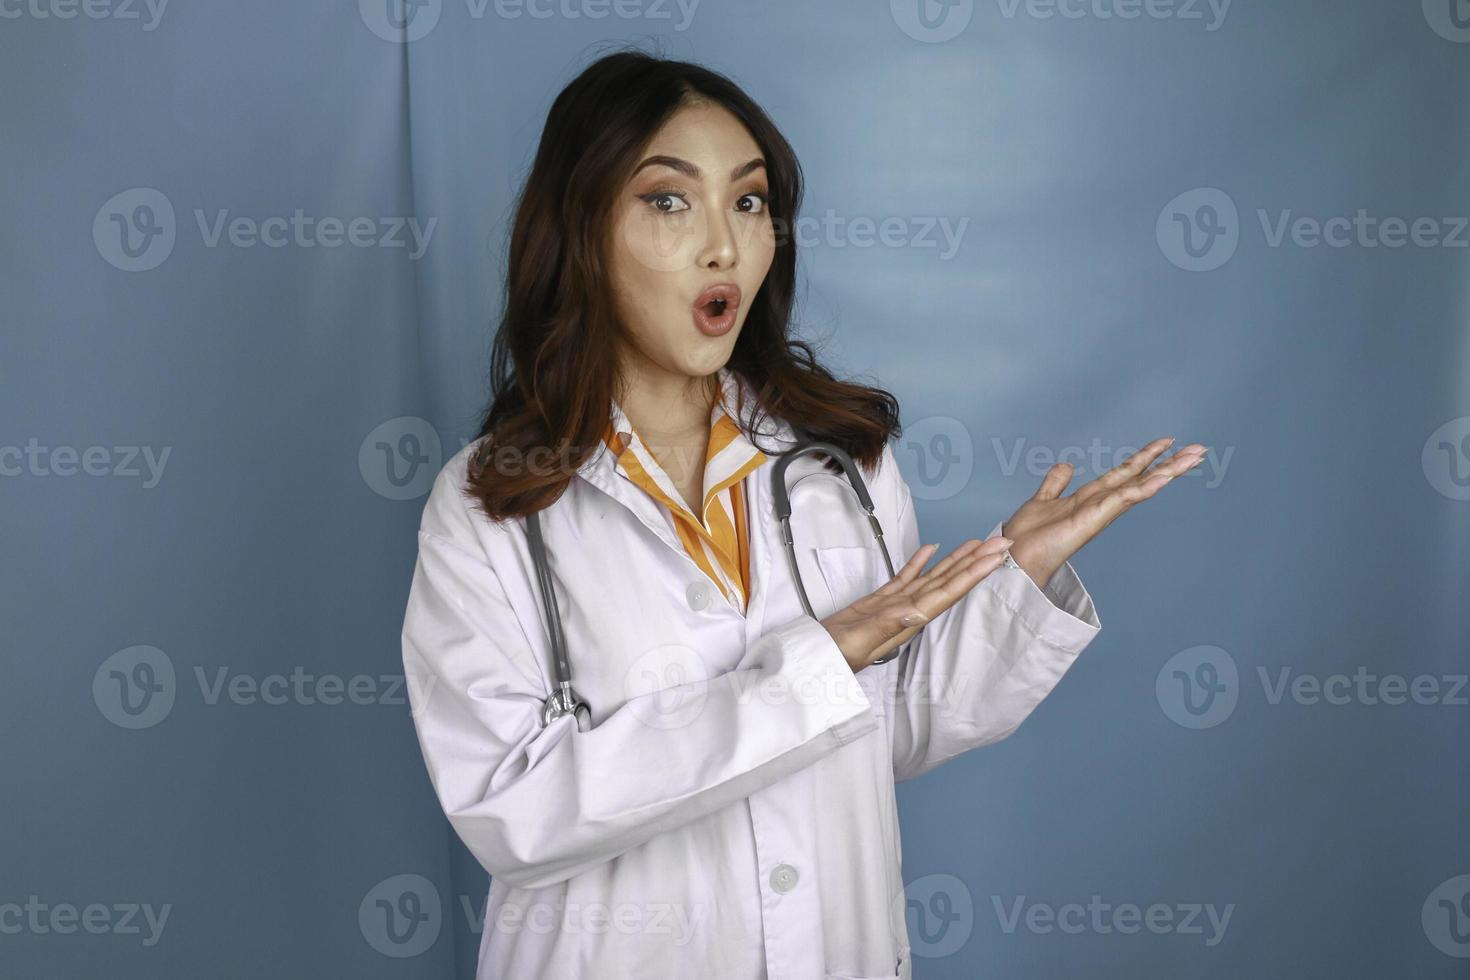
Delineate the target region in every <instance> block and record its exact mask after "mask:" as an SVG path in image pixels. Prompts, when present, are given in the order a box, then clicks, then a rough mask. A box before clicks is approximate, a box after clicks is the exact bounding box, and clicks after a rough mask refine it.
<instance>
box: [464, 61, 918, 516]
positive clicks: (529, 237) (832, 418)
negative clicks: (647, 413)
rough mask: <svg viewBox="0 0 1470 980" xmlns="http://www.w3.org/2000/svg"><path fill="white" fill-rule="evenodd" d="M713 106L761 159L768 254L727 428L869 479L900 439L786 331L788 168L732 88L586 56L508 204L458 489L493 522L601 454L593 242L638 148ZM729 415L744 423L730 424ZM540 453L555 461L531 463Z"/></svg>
mask: <svg viewBox="0 0 1470 980" xmlns="http://www.w3.org/2000/svg"><path fill="white" fill-rule="evenodd" d="M708 103H715V104H718V105H720V106H723V107H724V108H725V109H727V110H729V112H731V113H732V114H733V115H734V116H735V117H736V118H737V119H739V120H740V121H741V122H742V123H743V124H744V125H745V127H746V129H747V130H748V131H749V132H750V134H751V136H752V137H753V138H754V140H755V142H756V144H757V145H758V146H759V147H760V150H761V153H762V155H763V157H764V158H765V161H766V175H767V179H768V181H769V190H770V195H769V202H768V206H769V210H770V214H771V219H772V221H773V223H775V227H776V228H777V230H778V234H777V236H776V251H775V257H774V259H773V260H772V263H771V267H770V270H769V272H768V273H767V274H766V278H765V281H764V282H763V283H762V285H761V288H760V290H759V291H758V292H757V293H756V295H755V297H754V298H753V300H752V301H751V303H750V309H749V312H748V314H747V315H746V319H745V322H744V324H743V325H742V327H741V330H740V334H739V336H738V338H737V339H736V342H735V346H734V349H733V351H732V353H731V355H730V360H729V361H728V362H727V364H726V366H727V367H728V368H729V369H730V370H732V371H734V372H736V373H738V374H740V375H741V376H743V377H744V378H745V379H746V380H747V381H748V382H750V384H751V387H752V389H753V391H754V392H755V394H756V400H757V402H758V403H759V404H758V405H755V406H751V407H752V409H753V412H752V413H751V417H750V418H744V417H742V418H740V419H737V420H736V421H737V424H738V425H739V426H740V428H741V430H742V431H743V432H744V433H745V435H746V436H747V438H751V439H752V441H753V442H754V441H755V433H754V432H753V431H752V428H753V424H754V421H755V419H756V418H757V417H758V416H759V415H760V414H761V413H768V414H770V415H771V416H774V417H776V418H780V419H783V420H785V421H786V422H787V423H788V424H790V425H791V426H792V427H793V428H794V429H795V430H797V431H798V432H800V433H802V434H804V435H805V436H806V437H807V438H812V439H820V440H823V441H826V442H831V443H833V444H835V445H837V446H840V447H841V448H842V449H844V450H845V451H846V452H847V453H848V454H849V455H850V456H852V458H853V460H854V461H855V462H857V463H858V464H859V465H860V466H862V467H863V468H864V469H865V470H867V471H868V472H870V473H871V472H872V471H873V469H875V468H876V465H877V462H878V459H879V458H880V456H881V454H882V451H883V446H884V444H885V443H886V442H887V440H888V439H890V438H892V437H893V436H895V435H897V434H898V433H899V432H901V427H900V425H899V406H898V401H897V399H896V398H894V396H893V395H891V394H890V393H889V392H887V391H885V390H883V389H881V388H876V387H869V386H866V385H861V384H856V383H850V382H844V381H839V380H837V379H836V378H835V377H833V375H832V374H831V373H830V372H829V371H828V370H826V369H825V368H824V367H822V365H821V364H819V363H818V361H817V357H816V354H815V353H814V352H813V350H812V348H811V346H810V345H808V344H807V343H806V342H804V341H801V340H796V339H793V338H792V337H791V336H790V335H789V320H790V316H791V306H792V298H793V293H794V292H795V287H796V247H795V243H794V241H793V239H792V236H791V235H787V234H780V233H779V230H780V229H781V228H782V227H787V228H789V227H791V224H792V222H793V221H794V219H795V216H796V214H797V212H798V210H799V208H800V204H801V194H802V181H801V167H800V164H799V163H798V162H797V159H796V154H795V153H794V152H793V150H792V148H791V145H790V144H789V143H787V141H786V139H785V137H783V136H782V135H781V133H780V131H779V130H778V129H777V128H776V126H775V124H774V123H772V122H771V120H770V119H769V118H768V117H767V116H766V114H765V112H764V111H762V110H761V108H760V107H759V106H758V105H756V103H755V102H754V101H753V100H752V99H751V98H750V97H749V96H748V95H746V94H745V92H743V91H742V90H741V89H740V88H739V86H737V85H736V84H735V83H734V82H732V81H731V80H730V79H728V78H726V77H725V76H723V75H721V74H718V73H717V72H714V71H711V70H710V69H708V68H705V67H702V66H700V65H696V64H692V63H689V62H683V61H671V60H666V59H663V58H657V57H654V56H652V55H649V54H645V53H643V52H640V51H619V52H616V53H613V54H609V55H606V56H605V57H602V58H600V59H599V60H597V61H595V62H594V63H592V64H591V65H589V66H588V67H587V68H586V69H585V70H583V71H582V73H581V74H580V75H578V76H577V77H576V79H574V80H573V81H572V82H571V83H570V84H569V85H567V87H566V88H565V89H563V90H562V91H561V93H560V94H559V95H558V96H557V97H556V100H555V101H554V102H553V103H552V106H551V110H550V112H549V113H548V114H547V117H546V124H545V127H544V128H543V130H542V134H541V142H540V145H539V147H538V148H537V151H536V159H535V162H534V164H533V165H532V167H531V172H530V174H529V175H528V177H527V178H526V182H525V186H524V188H523V190H522V192H521V195H520V198H519V200H518V202H517V205H516V212H515V219H514V224H513V225H512V229H511V236H510V247H509V256H508V265H507V270H506V279H505V303H504V309H503V312H502V315H501V320H500V326H499V329H498V331H497V333H496V336H495V341H494V346H493V349H492V352H491V364H490V390H491V398H490V406H489V408H488V409H487V410H486V412H485V414H484V416H483V419H482V422H481V425H480V431H479V435H478V436H477V439H483V440H484V441H483V442H482V443H481V444H480V447H479V449H478V451H477V452H475V453H474V454H473V455H472V458H471V460H470V465H469V470H468V480H467V486H466V488H465V492H466V493H467V495H469V496H470V497H472V498H474V499H476V500H477V501H478V502H479V505H480V507H481V509H482V510H483V511H484V513H485V514H486V515H487V516H488V517H489V518H490V519H491V520H495V521H499V520H503V519H506V518H509V517H523V516H525V515H526V514H529V513H531V512H533V511H539V510H541V509H542V508H544V507H546V506H548V505H550V504H551V503H553V502H555V501H556V499H557V498H558V497H560V496H561V493H562V492H563V491H564V490H565V489H566V487H567V484H568V483H570V482H571V479H572V478H573V476H574V474H575V473H576V470H577V469H578V468H579V467H580V466H581V465H582V464H583V463H584V462H586V461H587V460H588V459H590V458H591V457H592V455H593V454H595V453H596V452H599V451H601V450H602V449H603V448H604V447H603V445H602V441H601V440H602V435H603V433H604V432H605V431H606V428H607V424H608V419H609V406H610V403H611V399H612V398H614V397H615V396H616V393H617V390H618V384H619V378H618V370H617V360H616V357H615V354H614V351H615V347H614V344H615V340H616V338H617V337H618V336H619V332H620V330H621V329H622V328H621V327H620V325H619V324H618V323H617V319H616V316H615V315H614V313H613V312H612V311H613V310H614V305H613V302H612V289H611V286H612V284H611V282H610V278H609V275H608V268H607V263H606V257H605V253H604V251H603V249H604V243H605V242H606V241H607V240H608V235H607V228H608V224H609V222H610V220H611V215H612V211H613V206H614V198H615V194H616V191H617V189H618V188H619V187H621V186H622V185H623V183H625V182H626V181H627V180H628V179H629V178H630V176H631V174H632V171H633V168H634V167H636V166H637V164H638V162H639V159H640V152H641V151H642V150H643V149H644V147H646V146H647V144H648V143H649V141H650V140H651V139H652V138H653V136H654V135H655V134H656V133H657V132H658V130H659V129H660V128H661V127H662V126H663V124H664V123H665V122H666V121H667V120H668V119H669V118H670V117H671V116H672V115H673V114H674V113H675V112H676V111H678V110H679V109H680V108H681V107H683V106H685V105H691V104H708ZM742 414H743V412H742ZM538 454H539V455H540V458H543V459H544V458H546V457H547V456H548V455H549V456H551V457H553V458H555V459H557V460H558V461H559V465H536V464H535V463H534V462H531V461H532V460H533V459H534V458H536V457H537V456H538Z"/></svg>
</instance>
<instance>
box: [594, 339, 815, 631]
mask: <svg viewBox="0 0 1470 980" xmlns="http://www.w3.org/2000/svg"><path fill="white" fill-rule="evenodd" d="M720 384H721V391H722V397H729V396H733V395H734V394H735V392H736V391H737V390H739V391H741V392H743V395H744V398H743V405H744V412H743V413H742V415H743V416H745V417H748V416H749V415H750V414H751V413H752V411H753V410H754V406H755V405H756V400H755V389H754V387H753V386H752V385H751V384H750V382H749V381H748V380H746V379H745V378H744V377H743V376H742V375H740V374H738V373H736V372H734V371H731V370H729V369H728V368H721V369H720ZM726 405H727V406H728V408H729V411H730V412H731V414H732V415H734V413H735V408H734V405H735V402H734V400H733V399H732V400H729V401H727V402H726ZM614 412H616V404H614V405H610V406H609V418H615V417H616V416H615V415H613V414H612V413H614ZM738 421H741V420H740V418H737V422H738ZM751 428H752V429H753V432H754V435H755V437H756V438H755V440H754V441H755V444H756V446H757V448H759V449H760V450H761V451H762V452H764V453H765V454H766V456H767V457H768V458H767V460H766V461H765V462H764V463H762V464H761V465H760V466H758V467H756V468H755V469H754V470H752V471H751V473H750V477H752V478H753V479H748V480H747V484H746V485H747V486H748V487H749V488H750V489H749V493H748V495H747V500H748V504H749V508H750V515H751V522H752V529H751V535H750V548H751V553H750V561H751V578H752V586H751V594H750V601H749V603H748V604H747V607H746V611H745V621H746V631H747V634H749V635H750V636H752V637H753V636H757V635H759V630H760V629H761V626H762V622H763V620H764V613H765V603H766V594H767V591H768V576H769V573H770V567H771V553H770V549H769V542H770V541H772V540H773V536H774V534H775V531H774V528H773V525H774V523H775V517H774V515H773V514H771V513H769V512H770V508H771V504H770V496H771V495H770V491H769V488H768V487H767V486H766V483H767V480H768V479H769V474H770V469H769V465H770V462H771V459H773V458H774V457H776V456H778V455H780V454H781V453H783V452H786V451H787V450H789V449H791V448H792V447H793V446H795V445H796V444H797V443H798V441H799V439H798V437H797V435H796V432H795V430H794V429H793V428H792V427H791V425H790V424H789V423H787V422H786V421H785V420H784V419H779V418H776V417H774V416H772V415H770V414H769V413H767V412H764V411H759V412H758V413H757V416H756V419H755V421H754V422H753V423H752V425H751ZM616 467H617V459H616V457H615V456H614V455H613V453H612V450H611V449H609V448H608V447H606V446H604V447H603V448H602V450H601V451H599V452H597V453H596V454H594V455H593V456H592V458H591V459H589V460H588V461H587V462H585V463H584V464H582V466H581V467H580V468H579V469H578V470H577V473H576V475H577V476H578V477H581V478H582V479H583V480H585V481H587V482H588V483H590V484H591V485H592V486H594V487H596V488H597V489H598V490H601V491H602V492H603V493H605V494H607V495H608V496H609V497H611V498H612V499H613V500H616V501H617V502H618V503H620V504H622V505H623V506H624V507H626V508H628V510H630V511H631V512H632V513H633V515H634V516H635V517H637V518H638V519H639V520H640V521H641V522H643V524H644V525H645V526H646V527H647V528H648V529H649V530H650V531H652V532H653V533H654V534H655V535H657V536H658V538H659V539H660V540H661V541H663V542H664V544H666V545H667V546H668V547H670V548H672V549H673V550H674V551H676V552H678V553H679V554H682V555H685V557H686V559H687V560H688V562H689V566H690V568H691V570H693V572H694V573H695V574H696V575H697V576H698V577H703V575H704V572H703V571H702V570H700V569H699V567H698V566H697V565H695V564H694V559H692V558H689V557H688V555H687V553H686V552H685V550H684V545H683V543H682V542H681V541H680V540H679V539H678V537H677V536H676V535H675V533H674V530H673V528H672V527H670V525H669V521H668V519H667V518H666V517H665V516H664V514H663V512H662V511H661V509H660V505H659V504H658V502H657V501H655V500H654V499H653V498H652V497H651V496H649V494H648V493H647V492H646V491H645V490H643V489H642V488H641V487H639V486H637V485H636V484H634V483H633V482H632V481H630V480H626V479H624V478H622V477H620V476H619V475H618V474H617V469H616Z"/></svg>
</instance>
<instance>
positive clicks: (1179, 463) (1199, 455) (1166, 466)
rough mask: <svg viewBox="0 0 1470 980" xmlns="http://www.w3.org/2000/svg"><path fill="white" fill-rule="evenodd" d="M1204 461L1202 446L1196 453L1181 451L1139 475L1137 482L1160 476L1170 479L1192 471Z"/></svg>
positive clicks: (1186, 449) (1187, 450)
mask: <svg viewBox="0 0 1470 980" xmlns="http://www.w3.org/2000/svg"><path fill="white" fill-rule="evenodd" d="M1204 461H1205V449H1204V447H1203V446H1201V447H1199V450H1198V451H1190V450H1189V449H1188V448H1185V449H1181V450H1179V452H1177V453H1175V454H1174V455H1173V456H1170V457H1169V458H1168V459H1166V460H1164V461H1163V462H1162V463H1160V464H1159V465H1157V466H1155V467H1154V468H1153V469H1151V470H1149V471H1147V472H1146V473H1142V474H1140V475H1139V476H1138V477H1137V480H1138V481H1142V480H1146V479H1149V478H1150V477H1153V476H1157V475H1160V474H1162V475H1165V476H1170V477H1174V476H1179V475H1180V474H1181V473H1186V472H1188V471H1189V470H1192V469H1194V468H1195V467H1196V466H1198V465H1199V464H1200V463H1203V462H1204Z"/></svg>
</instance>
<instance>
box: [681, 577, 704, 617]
mask: <svg viewBox="0 0 1470 980" xmlns="http://www.w3.org/2000/svg"><path fill="white" fill-rule="evenodd" d="M684 598H685V599H687V600H688V601H689V608H690V609H693V610H694V611H695V612H699V610H701V609H703V608H705V607H706V606H708V605H709V587H708V586H707V585H705V583H703V582H690V583H689V587H688V588H686V589H685V590H684Z"/></svg>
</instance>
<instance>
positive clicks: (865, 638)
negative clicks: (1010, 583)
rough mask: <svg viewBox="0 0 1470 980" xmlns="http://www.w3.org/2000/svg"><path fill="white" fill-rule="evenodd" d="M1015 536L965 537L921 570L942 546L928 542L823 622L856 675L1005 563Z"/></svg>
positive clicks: (900, 644) (903, 641)
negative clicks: (872, 588) (873, 588)
mask: <svg viewBox="0 0 1470 980" xmlns="http://www.w3.org/2000/svg"><path fill="white" fill-rule="evenodd" d="M1010 546H1011V539H1010V538H1004V537H994V538H990V539H989V540H986V541H981V540H979V539H973V540H970V541H966V542H965V543H964V544H962V545H960V546H959V547H958V548H956V549H955V550H954V551H951V552H950V553H949V555H948V556H946V557H945V558H944V559H943V560H942V561H940V562H939V563H938V564H936V565H935V566H934V567H933V568H931V569H929V570H928V571H927V572H924V573H922V574H921V573H920V572H919V569H921V568H923V567H924V563H925V562H926V561H928V560H929V557H930V556H931V555H933V554H934V552H935V551H936V550H938V548H939V546H938V545H935V544H926V545H924V546H923V547H922V548H920V549H919V550H918V551H916V552H914V556H913V557H912V558H910V559H909V560H908V563H907V564H906V565H904V566H903V568H900V569H899V570H898V574H897V575H895V576H894V577H893V578H891V579H889V580H888V581H887V582H886V583H885V584H884V585H883V586H881V587H880V588H879V589H878V590H877V591H875V592H871V593H869V594H868V595H865V596H863V597H862V598H861V599H859V600H857V601H856V602H854V603H853V604H852V605H850V606H848V607H846V608H845V609H839V610H838V611H837V612H835V613H833V614H832V615H830V616H828V617H827V618H826V619H824V620H822V621H821V622H822V625H823V626H825V627H826V628H827V632H828V633H830V634H831V635H832V639H833V640H834V641H835V642H836V643H837V647H838V649H840V650H841V651H842V655H843V656H844V657H845V658H847V664H848V666H849V667H851V668H852V671H853V673H857V672H858V671H860V670H862V669H863V668H864V667H867V666H868V665H869V664H871V663H872V662H873V661H874V660H878V659H880V658H882V657H885V656H887V655H888V653H889V652H891V651H893V650H896V649H898V648H899V647H900V646H902V645H903V644H905V643H907V642H908V641H909V640H910V639H912V638H913V636H914V634H916V633H918V632H919V629H920V628H921V627H922V626H923V625H924V624H925V623H927V622H929V621H930V620H931V619H933V618H934V617H935V616H938V615H939V614H940V613H942V612H944V611H945V610H946V609H948V608H949V607H950V606H952V605H954V604H955V603H956V602H959V601H960V599H962V598H963V597H964V596H965V595H967V594H968V593H969V591H970V590H971V589H973V588H974V587H975V586H976V585H978V584H979V583H980V580H981V579H983V578H984V577H985V576H987V575H989V574H990V573H991V572H993V571H995V570H996V569H997V568H999V567H1000V566H1001V565H1002V564H1004V563H1005V551H1006V549H1007V548H1009V547H1010Z"/></svg>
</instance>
